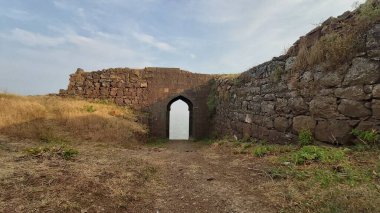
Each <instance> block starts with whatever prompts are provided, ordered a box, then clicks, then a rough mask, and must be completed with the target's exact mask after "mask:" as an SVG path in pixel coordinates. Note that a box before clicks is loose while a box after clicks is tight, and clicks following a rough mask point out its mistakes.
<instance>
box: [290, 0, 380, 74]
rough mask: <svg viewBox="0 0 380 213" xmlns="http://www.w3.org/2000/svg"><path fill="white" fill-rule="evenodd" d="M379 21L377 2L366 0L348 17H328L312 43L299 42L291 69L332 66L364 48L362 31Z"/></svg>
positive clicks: (378, 4) (342, 62)
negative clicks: (320, 33)
mask: <svg viewBox="0 0 380 213" xmlns="http://www.w3.org/2000/svg"><path fill="white" fill-rule="evenodd" d="M379 20H380V3H379V1H378V0H367V1H366V2H365V3H364V4H362V5H359V6H358V8H357V9H356V10H355V11H354V12H353V16H352V18H347V20H339V18H331V19H329V20H328V21H327V24H324V25H322V27H323V31H324V32H326V33H324V34H323V35H322V36H321V37H320V38H319V39H318V40H317V41H316V42H315V43H314V44H313V45H312V46H309V44H308V43H307V42H305V41H302V39H301V41H300V44H299V48H298V49H299V50H298V54H297V57H296V61H295V65H294V67H293V69H294V70H304V69H307V68H312V67H314V66H315V65H318V64H322V65H324V67H325V68H326V69H333V68H336V67H338V66H340V65H342V64H344V63H345V62H347V61H350V60H351V59H352V58H353V57H355V56H356V55H357V54H359V53H360V52H362V51H363V50H364V49H365V36H364V34H365V33H366V32H367V31H368V30H369V27H370V26H372V25H373V24H374V23H375V22H377V21H379Z"/></svg>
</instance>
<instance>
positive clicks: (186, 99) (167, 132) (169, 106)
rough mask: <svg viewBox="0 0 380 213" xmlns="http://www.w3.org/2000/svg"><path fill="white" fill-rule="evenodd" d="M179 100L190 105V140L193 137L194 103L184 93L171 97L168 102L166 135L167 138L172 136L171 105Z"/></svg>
mask: <svg viewBox="0 0 380 213" xmlns="http://www.w3.org/2000/svg"><path fill="white" fill-rule="evenodd" d="M178 100H181V101H183V102H185V103H186V104H187V106H188V107H189V140H190V139H192V138H193V103H192V102H191V101H190V100H189V99H188V98H186V97H184V96H182V95H179V96H177V97H175V98H173V99H171V101H169V103H168V104H167V107H166V137H167V138H169V137H170V110H171V106H172V104H173V103H174V102H176V101H178Z"/></svg>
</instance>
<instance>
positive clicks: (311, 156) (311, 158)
mask: <svg viewBox="0 0 380 213" xmlns="http://www.w3.org/2000/svg"><path fill="white" fill-rule="evenodd" d="M291 158H292V161H293V163H295V164H305V163H307V162H322V163H337V162H340V161H343V160H344V159H345V158H346V155H345V151H344V150H342V149H338V148H327V147H318V146H304V147H302V148H301V149H300V150H298V151H297V152H295V153H293V154H292V157H291Z"/></svg>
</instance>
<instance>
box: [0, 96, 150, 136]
mask: <svg viewBox="0 0 380 213" xmlns="http://www.w3.org/2000/svg"><path fill="white" fill-rule="evenodd" d="M0 118H1V119H0V133H2V134H5V135H9V136H15V137H20V138H31V139H39V140H42V141H44V142H52V141H53V142H54V141H57V140H61V139H60V138H62V137H63V138H65V137H70V138H72V139H80V140H84V139H86V140H92V141H107V142H111V141H116V142H124V141H129V140H131V139H132V138H133V136H134V135H135V134H144V133H145V132H146V130H145V128H144V127H143V126H142V125H141V124H140V123H138V122H137V118H136V116H135V114H134V113H133V112H132V111H131V110H130V109H128V108H126V107H119V106H116V105H113V104H101V103H91V102H87V101H83V100H74V99H63V98H60V97H53V96H30V97H22V96H16V95H8V94H0Z"/></svg>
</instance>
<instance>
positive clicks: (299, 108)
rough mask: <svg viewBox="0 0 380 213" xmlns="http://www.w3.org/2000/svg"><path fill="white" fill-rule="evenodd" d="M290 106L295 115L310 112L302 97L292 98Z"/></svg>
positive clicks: (289, 102)
mask: <svg viewBox="0 0 380 213" xmlns="http://www.w3.org/2000/svg"><path fill="white" fill-rule="evenodd" d="M288 105H289V108H290V110H291V111H292V112H293V113H294V114H295V115H300V114H303V113H305V112H307V111H308V106H307V104H306V103H305V101H304V99H303V98H302V97H297V98H290V99H289V101H288Z"/></svg>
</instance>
